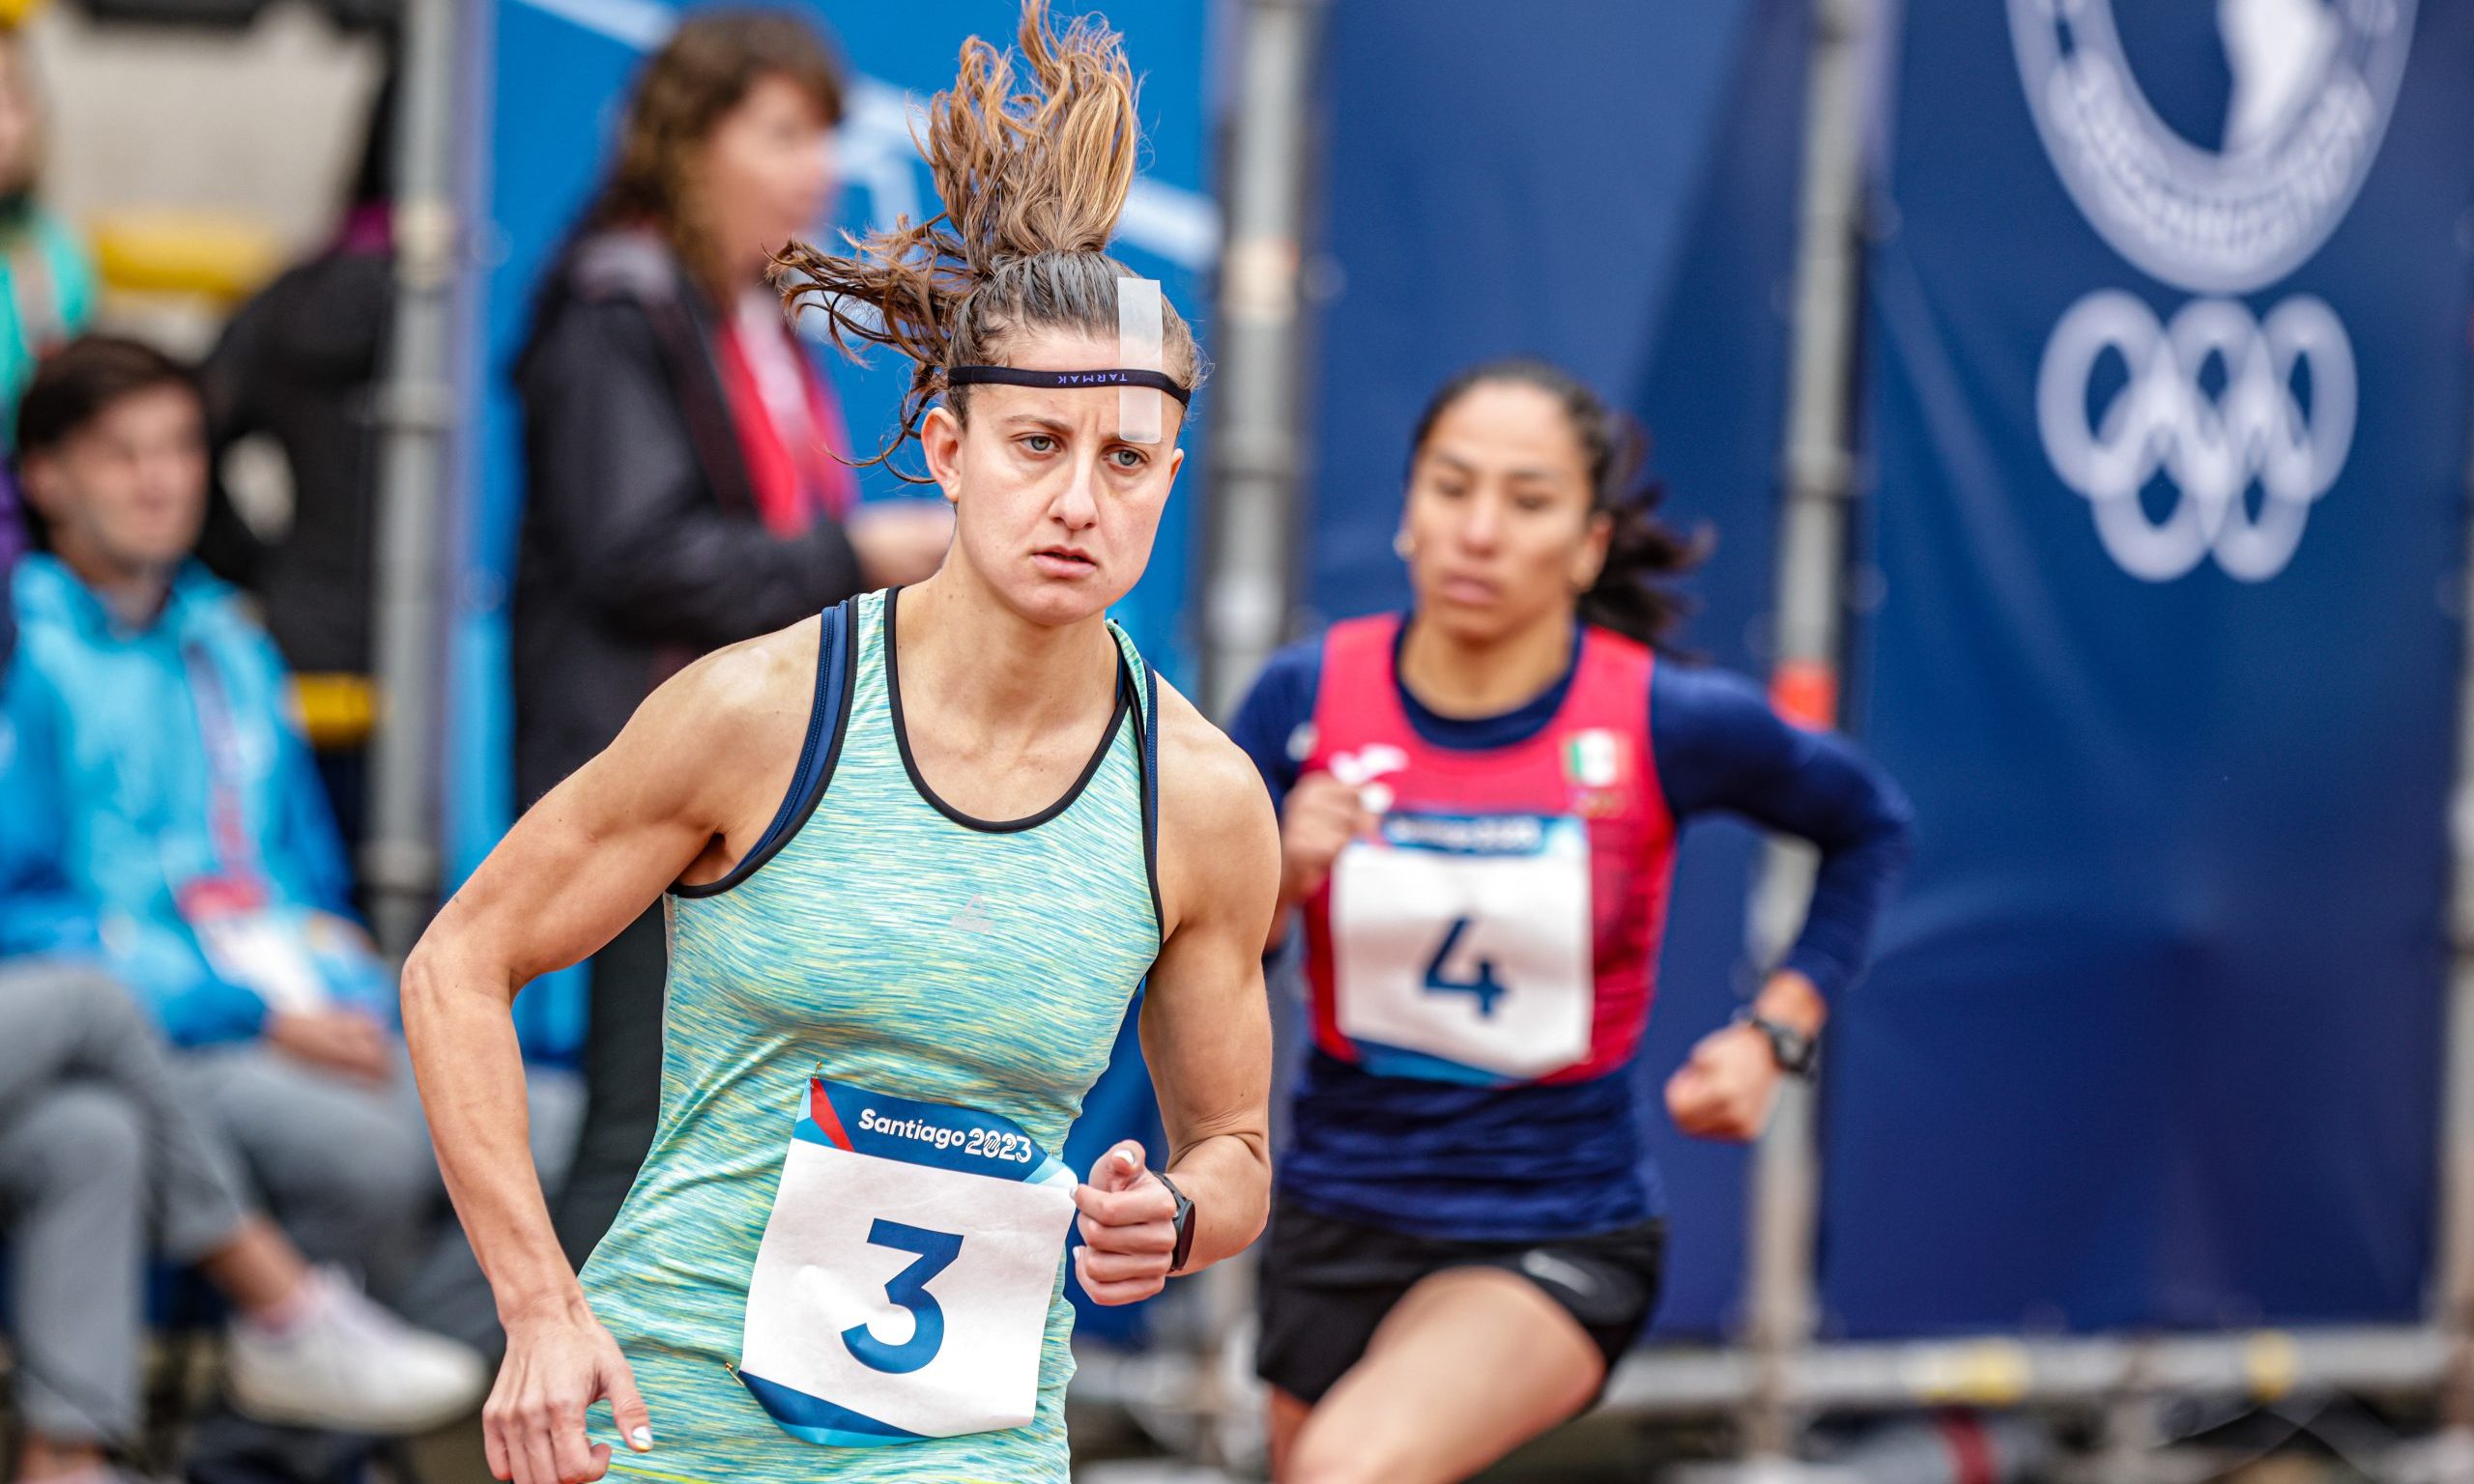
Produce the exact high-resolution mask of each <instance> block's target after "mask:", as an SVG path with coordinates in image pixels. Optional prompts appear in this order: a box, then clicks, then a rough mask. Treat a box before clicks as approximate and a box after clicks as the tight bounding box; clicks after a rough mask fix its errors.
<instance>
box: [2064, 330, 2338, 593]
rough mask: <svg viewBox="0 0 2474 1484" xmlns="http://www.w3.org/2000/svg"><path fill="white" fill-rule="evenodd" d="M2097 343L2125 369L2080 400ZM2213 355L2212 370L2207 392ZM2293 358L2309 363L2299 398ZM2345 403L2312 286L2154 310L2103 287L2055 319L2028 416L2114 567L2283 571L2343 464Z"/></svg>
mask: <svg viewBox="0 0 2474 1484" xmlns="http://www.w3.org/2000/svg"><path fill="white" fill-rule="evenodd" d="M2108 357H2119V360H2120V367H2121V370H2122V372H2123V373H2124V374H2126V376H2127V378H2128V379H2127V381H2126V382H2124V384H2123V385H2121V386H2120V388H2119V389H2118V390H2116V391H2114V394H2113V395H2112V396H2111V397H2110V398H2109V399H2108V400H2107V401H2106V402H2105V404H2104V405H2103V406H2102V407H2101V408H2092V407H2091V406H2090V403H2089V394H2090V390H2091V387H2092V386H2094V385H2097V384H2098V383H2097V378H2098V375H2099V373H2100V371H2102V370H2103V369H2104V367H2105V366H2106V365H2107V364H2108ZM2211 367H2213V368H2215V370H2216V372H2217V373H2218V376H2217V378H2215V380H2220V381H2221V388H2220V389H2218V390H2216V391H2214V392H2213V393H2211V392H2210V391H2209V389H2208V387H2209V385H2210V384H2211V380H2212V379H2211V377H2210V375H2209V372H2210V369H2211ZM2297 371H2306V372H2307V374H2308V377H2309V406H2308V407H2305V406H2304V403H2303V400H2302V398H2301V397H2300V396H2298V395H2297V389H2296V385H2295V374H2296V372H2297ZM2354 403H2355V376H2354V356H2353V347H2352V344H2351V343H2350V342H2349V341H2348V340H2347V339H2346V337H2345V326H2344V325H2342V324H2340V323H2339V322H2338V319H2337V316H2336V313H2335V312H2334V311H2333V310H2331V309H2330V308H2329V307H2328V306H2327V304H2326V303H2324V302H2322V301H2321V300H2318V299H2316V298H2313V297H2311V296H2309V295H2298V296H2296V297H2294V298H2291V299H2288V300H2285V301H2284V302H2282V303H2280V304H2278V305H2277V306H2276V307H2275V308H2274V309H2272V310H2270V311H2269V312H2268V315H2267V318H2266V320H2265V321H2258V320H2255V319H2253V318H2252V316H2251V312H2250V311H2249V310H2248V309H2246V308H2244V307H2243V306H2242V305H2241V304H2238V303H2235V302H2234V301H2232V300H2223V299H2202V300H2194V301H2192V302H2190V303H2188V304H2185V305H2183V306H2182V308H2181V309H2180V310H2178V311H2177V312H2175V314H2174V315H2173V318H2172V322H2171V323H2170V324H2164V325H2160V324H2159V323H2158V322H2157V319H2156V316H2155V314H2154V313H2152V312H2151V311H2150V310H2149V309H2148V307H2147V305H2146V304H2144V303H2143V302H2142V301H2140V300H2138V299H2136V298H2134V297H2133V296H2131V295H2129V294H2126V293H2123V292H2122V291H2120V290H2118V289H2105V290H2100V291H2098V292H2096V293H2094V294H2090V295H2088V296H2087V297H2086V298H2085V299H2083V300H2080V301H2079V302H2078V303H2076V304H2073V305H2072V306H2071V307H2070V310H2069V312H2068V313H2066V314H2064V315H2063V316H2062V318H2061V323H2060V324H2059V325H2058V326H2057V327H2055V329H2054V333H2053V338H2052V339H2051V340H2050V341H2049V342H2047V344H2046V346H2045V354H2044V361H2043V365H2042V367H2041V368H2040V370H2039V372H2038V374H2037V378H2036V423H2037V427H2038V430H2039V431H2040V432H2041V433H2042V435H2043V438H2044V445H2045V453H2046V455H2047V457H2049V458H2051V459H2052V461H2053V467H2054V471H2055V472H2057V473H2058V474H2059V475H2060V476H2061V480H2062V482H2063V483H2064V484H2066V485H2068V486H2070V488H2072V489H2073V490H2076V491H2078V492H2079V493H2080V494H2081V495H2084V496H2086V498H2087V499H2089V500H2090V501H2091V502H2092V503H2093V505H2094V507H2095V516H2096V531H2097V535H2098V536H2099V537H2100V538H2101V539H2102V540H2103V542H2104V544H2105V550H2106V551H2107V552H2109V553H2110V554H2112V556H2113V557H2114V560H2115V561H2116V562H2119V563H2120V564H2121V566H2122V569H2123V570H2124V571H2126V572H2128V573H2130V574H2131V575H2132V576H2134V577H2138V578H2143V579H2144V580H2146V581H2148V582H2154V583H2162V582H2171V581H2172V580H2173V579H2175V578H2178V577H2180V576H2182V575H2183V574H2185V573H2187V572H2189V571H2191V570H2192V569H2193V568H2195V567H2197V566H2198V565H2199V564H2200V563H2201V561H2203V560H2205V559H2206V558H2207V557H2209V556H2211V555H2213V556H2214V557H2215V558H2216V562H2217V565H2218V566H2220V567H2222V568H2223V569H2224V570H2225V571H2226V572H2227V573H2228V574H2229V575H2230V576H2232V577H2235V578H2239V579H2241V580H2243V581H2245V582H2264V581H2265V580H2267V579H2269V578H2272V577H2274V576H2276V575H2277V574H2278V573H2279V572H2282V571H2284V570H2285V568H2286V564H2287V563H2288V562H2290V561H2291V560H2292V559H2293V555H2294V552H2295V550H2296V549H2297V548H2298V547H2299V546H2300V545H2301V542H2302V531H2303V527H2304V524H2305V523H2306V522H2307V521H2308V519H2309V517H2310V511H2311V506H2312V504H2313V503H2314V502H2315V501H2316V500H2317V499H2319V497H2321V496H2322V495H2325V494H2326V493H2327V492H2328V490H2329V488H2330V487H2331V486H2333V485H2334V484H2335V483H2336V482H2337V476H2338V475H2339V474H2340V473H2342V472H2343V471H2344V470H2345V458H2346V455H2347V454H2348V453H2349V452H2350V451H2351V450H2352V447H2353V436H2354ZM2160 473H2161V474H2163V475H2164V476H2165V478H2166V480H2167V481H2168V482H2169V483H2170V484H2171V485H2172V487H2173V489H2174V491H2175V495H2174V499H2173V503H2172V508H2171V509H2170V510H2169V511H2168V512H2167V513H2166V514H2165V516H2164V517H2163V518H2162V519H2161V520H2158V519H2150V517H2149V515H2148V513H2147V509H2146V506H2145V505H2144V503H2143V500H2142V499H2141V492H2142V490H2143V489H2144V488H2145V487H2146V486H2147V484H2148V482H2149V481H2150V480H2151V479H2153V478H2155V477H2156V476H2157V475H2158V474H2160ZM2254 484H2256V485H2258V490H2259V494H2260V497H2261V498H2260V499H2259V500H2258V504H2257V509H2256V513H2255V511H2254V508H2253V503H2252V501H2251V499H2249V492H2250V489H2251V487H2252V486H2253V485H2254Z"/></svg>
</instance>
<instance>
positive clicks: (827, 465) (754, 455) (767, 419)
mask: <svg viewBox="0 0 2474 1484" xmlns="http://www.w3.org/2000/svg"><path fill="white" fill-rule="evenodd" d="M780 333H781V334H782V336H783V337H784V338H785V339H791V329H790V327H789V326H787V325H786V326H784V327H782V328H781V330H780ZM714 339H715V344H714V348H713V349H714V356H713V359H714V362H715V364H716V365H717V366H718V367H719V368H720V370H721V374H722V394H723V396H724V398H726V399H727V400H728V401H729V403H730V407H731V422H732V425H733V426H734V428H735V429H736V430H737V433H738V451H739V459H740V461H741V462H742V463H744V464H745V465H746V466H747V482H748V488H749V490H750V491H751V492H752V493H753V494H754V495H755V497H756V513H757V514H758V516H759V517H761V518H762V520H763V522H764V528H765V529H767V530H769V531H771V532H773V533H774V534H775V535H777V536H795V535H798V534H799V533H801V532H802V531H806V530H809V529H811V528H814V527H815V526H816V524H817V523H818V522H819V521H820V520H824V519H826V518H831V519H834V520H840V519H842V518H843V517H844V516H845V515H848V514H849V510H850V506H851V505H852V504H853V503H855V502H856V501H857V499H858V498H859V480H858V477H857V474H856V472H855V471H853V470H852V469H851V468H850V466H849V465H848V464H845V463H843V462H842V460H841V459H839V458H836V457H835V455H836V454H848V453H849V448H850V436H849V432H848V431H847V430H846V429H845V428H844V426H843V422H842V409H841V407H840V406H839V405H838V404H837V403H836V402H835V401H834V397H833V391H832V388H831V387H829V386H827V385H825V383H824V378H823V377H821V376H820V375H818V374H817V369H816V364H815V362H813V361H811V360H810V359H809V358H808V357H807V353H806V351H805V350H804V349H803V348H802V347H801V346H800V345H799V344H798V342H797V341H796V340H794V339H791V346H790V350H791V360H792V361H793V362H794V363H795V364H796V365H797V366H798V368H799V382H800V385H802V386H803V387H804V389H805V390H806V393H807V397H806V401H807V417H806V419H805V423H806V425H805V426H803V427H784V426H782V425H781V424H780V423H778V422H776V421H775V419H774V417H773V414H772V410H771V409H770V408H769V407H767V406H766V404H765V401H764V393H763V391H762V388H761V387H759V385H757V381H756V368H755V366H754V365H753V364H751V363H750V361H749V360H748V356H747V349H746V347H745V346H743V345H742V344H740V343H739V333H738V325H737V322H736V321H725V322H724V323H723V325H722V327H721V331H720V333H719V334H718V335H716V336H715V337H714Z"/></svg>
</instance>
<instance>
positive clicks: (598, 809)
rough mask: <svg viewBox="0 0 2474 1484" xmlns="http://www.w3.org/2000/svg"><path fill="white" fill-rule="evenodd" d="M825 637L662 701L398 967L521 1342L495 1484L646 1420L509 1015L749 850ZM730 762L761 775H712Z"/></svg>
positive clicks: (420, 1068) (409, 1024) (431, 1111)
mask: <svg viewBox="0 0 2474 1484" xmlns="http://www.w3.org/2000/svg"><path fill="white" fill-rule="evenodd" d="M817 628H818V625H817V624H816V623H815V621H814V620H810V621H809V622H807V623H804V624H801V625H798V626H795V627H793V628H791V629H786V630H784V631H782V632H781V633H779V634H775V635H770V636H767V637H766V638H763V639H760V640H754V641H750V642H747V643H744V644H737V645H734V646H732V647H731V648H729V649H725V650H722V651H719V652H717V653H715V654H712V655H709V656H707V657H705V659H703V660H700V661H698V662H697V663H695V664H694V665H691V666H689V667H688V668H687V669H686V670H684V671H680V672H679V673H678V674H677V675H676V676H674V677H673V678H672V679H671V680H670V681H669V682H668V683H667V684H665V685H664V686H662V688H661V689H660V690H658V691H656V692H654V693H653V695H652V696H651V697H650V698H649V699H647V700H646V701H645V703H644V704H643V705H642V706H641V707H639V708H638V709H637V711H636V714H635V717H634V718H633V719H632V720H630V721H629V722H628V724H627V727H626V729H625V730H624V731H622V732H621V733H619V738H618V740H616V741H615V742H613V743H612V744H611V745H610V747H609V749H608V750H607V751H605V752H603V753H602V754H601V755H600V756H597V757H595V758H593V759H592V761H590V762H589V763H587V764H585V765H584V767H582V768H580V769H578V770H577V771H576V773H575V774H574V776H572V777H570V778H569V779H567V780H566V781H565V782H564V783H562V784H561V785H559V786H558V787H556V788H554V789H552V790H551V791H550V792H549V794H548V795H546V796H545V797H544V798H543V799H542V800H541V802H540V803H538V804H536V805H535V806H533V808H532V810H531V811H530V812H528V813H526V814H525V816H524V817H523V818H522V819H520V820H518V821H517V822H516V825H515V828H514V829H512V830H510V831H509V832H508V833H507V836H506V838H505V839H504V840H503V841H501V842H499V846H498V848H497V849H495V850H493V851H491V852H490V855H489V858H488V859H487V860H485V861H483V862H482V863H481V867H480V869H479V870H476V871H475V872H474V873H473V877H472V879H471V880H469V881H467V882H466V883H465V884H464V887H463V889H462V890H460V891H458V892H457V893H456V894H455V897H454V899H452V900H450V901H448V902H447V904H446V907H445V908H444V909H442V910H441V911H440V913H439V915H438V918H437V920H436V921H435V922H433V923H432V924H431V925H430V928H429V930H428V932H426V933H425V934H423V935H422V937H421V941H420V943H419V944H418V945H417V947H416V948H415V949H414V950H413V954H412V956H411V957H410V958H408V959H407V960H406V961H405V964H404V976H403V1006H404V1031H405V1037H406V1039H407V1040H408V1041H409V1042H411V1046H412V1052H413V1067H414V1070H415V1073H416V1075H417V1077H418V1079H419V1082H420V1090H421V1101H422V1105H423V1108H424V1109H425V1111H426V1112H427V1114H428V1117H429V1124H430V1137H431V1140H432V1142H433V1143H435V1144H436V1146H437V1148H438V1158H439V1166H440V1168H441V1170H442V1171H443V1172H444V1173H445V1175H446V1185H447V1190H448V1192H449V1193H450V1194H451V1195H452V1196H453V1197H454V1200H455V1209H456V1213H457V1214H459V1215H460V1216H461V1217H462V1218H463V1221H464V1228H465V1231H466V1232H467V1233H468V1234H469V1235H470V1236H471V1238H472V1241H473V1250H474V1252H475V1255H476V1256H478V1257H479V1259H480V1262H481V1268H482V1270H483V1271H484V1272H485V1273H487V1274H488V1276H489V1280H490V1287H491V1291H492V1293H493V1295H494V1296H495V1297H496V1299H497V1300H498V1308H499V1315H500V1318H501V1320H502V1321H503V1323H504V1324H505V1326H506V1328H507V1331H508V1359H507V1362H506V1364H505V1366H504V1367H503V1368H502V1370H501V1373H500V1380H499V1385H498V1388H497V1389H496V1391H494V1392H493V1394H492V1397H491V1404H490V1405H491V1409H492V1415H491V1416H490V1417H489V1418H487V1419H486V1420H487V1423H488V1426H487V1433H488V1441H489V1451H490V1465H491V1470H492V1472H494V1473H496V1474H497V1475H498V1476H499V1477H500V1478H514V1479H518V1480H521V1481H523V1484H555V1481H556V1480H558V1479H560V1478H566V1479H575V1478H597V1477H599V1476H600V1469H601V1463H602V1462H603V1460H600V1459H593V1458H592V1457H591V1456H590V1453H588V1451H587V1446H586V1440H585V1432H584V1411H585V1408H586V1406H587V1405H589V1404H590V1402H592V1401H593V1400H595V1399H596V1398H597V1397H598V1396H600V1395H603V1394H608V1395H610V1396H611V1398H612V1401H613V1404H614V1408H615V1409H616V1410H617V1412H618V1414H619V1425H620V1428H621V1431H622V1432H627V1433H632V1432H634V1430H635V1429H636V1427H638V1426H639V1425H642V1423H643V1421H644V1417H643V1411H644V1409H643V1403H642V1402H641V1401H640V1400H637V1399H636V1396H635V1388H634V1384H633V1381H632V1379H631V1378H629V1377H628V1376H627V1373H626V1368H625V1362H624V1361H623V1360H621V1359H619V1356H618V1351H617V1347H616V1346H615V1345H613V1344H612V1343H611V1342H610V1340H609V1337H608V1335H607V1334H606V1333H604V1332H602V1331H601V1330H600V1328H599V1327H598V1325H596V1324H594V1323H593V1322H592V1320H591V1316H590V1311H589V1310H588V1309H587V1308H586V1306H585V1302H584V1294H583V1290H582V1289H581V1287H579V1286H578V1284H577V1282H576V1278H575V1274H574V1273H573V1272H572V1271H571V1270H569V1269H568V1267H567V1263H566V1259H565V1257H564V1256H563V1255H562V1254H561V1251H560V1248H559V1242H558V1239H557V1237H556V1235H555V1234H554V1232H553V1230H552V1228H551V1223H550V1213H549V1209H548V1206H547V1204H546V1203H545V1202H544V1200H543V1198H542V1193H541V1185H540V1182H539V1180H538V1179H537V1178H536V1177H535V1175H534V1174H533V1170H532V1158H531V1156H530V1154H529V1153H528V1138H527V1129H526V1125H527V1119H526V1116H525V1102H524V1063H523V1058H522V1054H521V1052H520V1051H519V1050H518V1048H517V1044H516V1037H515V1024H514V1020H513V1018H512V1016H511V1015H510V1013H509V1011H510V1007H511V1006H512V1005H513V1003H514V1000H515V994H516V991H517V990H518V989H520V988H522V987H523V986H524V985H526V984H527V983H528V982H530V981H531V980H532V979H533V978H535V977H536V976H538V975H541V974H544V973H548V972H549V971H551V970H553V969H558V968H563V967H564V966H566V965H568V964H571V963H574V962H577V961H578V960H580V959H582V958H584V957H585V956H587V955H589V954H590V953H592V952H593V951H595V950H596V949H598V948H600V947H601V945H603V944H604V943H607V942H608V941H610V939H611V938H612V937H613V936H614V935H615V934H617V932H618V931H619V929H620V928H624V927H625V926H626V925H627V924H628V923H630V922H632V921H634V920H635V919H636V917H637V916H638V915H639V914H641V913H642V912H643V911H644V910H645V908H646V907H647V906H649V905H650V904H652V902H654V901H655V900H657V899H659V898H660V896H661V893H662V891H663V890H664V889H665V888H666V887H668V886H669V885H670V884H671V883H672V882H673V881H675V880H677V879H679V878H680V876H681V875H682V874H685V875H687V876H689V877H690V878H691V879H705V878H709V877H712V876H717V875H719V874H720V873H721V871H723V870H727V869H728V867H729V864H730V862H732V861H734V860H735V859H736V858H737V852H739V851H741V850H744V849H745V848H746V847H747V846H748V845H750V844H752V843H753V842H754V837H755V835H756V834H759V833H761V832H762V829H763V826H764V824H765V822H766V821H767V820H769V818H770V817H771V813H772V810H773V808H774V806H775V804H777V803H778V802H779V800H780V798H781V796H782V794H783V793H784V792H785V791H786V790H787V788H788V787H789V776H788V774H789V770H790V769H791V767H793V766H794V765H795V759H796V757H797V755H798V750H799V738H800V736H801V735H802V733H803V730H804V728H805V727H806V724H807V709H808V705H809V700H810V698H811V696H812V695H813V691H814V680H813V676H814V667H815V662H816V643H817V639H816V635H817ZM718 757H732V758H750V757H756V758H765V759H768V762H767V764H766V765H763V766H753V767H717V766H715V759H716V758H718ZM772 759H780V761H779V764H778V765H775V764H774V763H773V762H772V761H771V760H772ZM751 821H752V822H751ZM536 1340H537V1343H536ZM613 1367H615V1371H614V1370H613ZM588 1390H590V1392H591V1393H592V1394H590V1395H587V1394H583V1393H584V1392H585V1391H588ZM622 1401H623V1402H625V1403H632V1408H631V1407H629V1406H625V1405H620V1404H621V1403H622Z"/></svg>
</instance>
